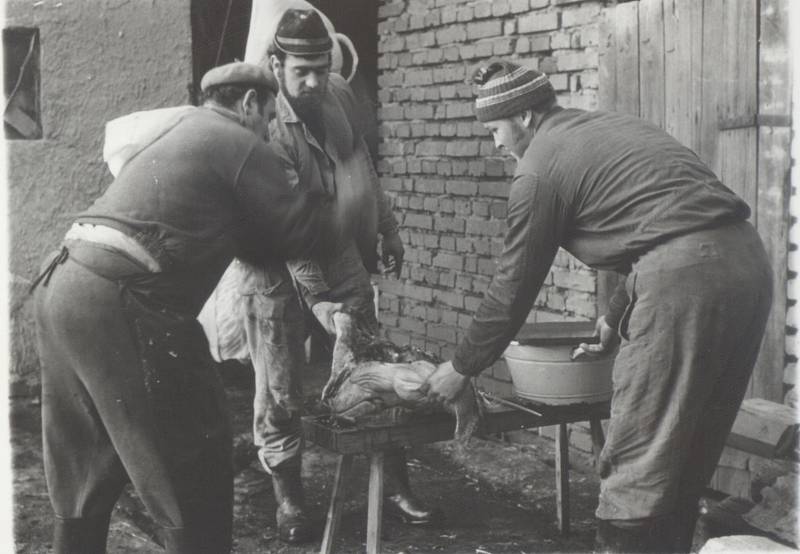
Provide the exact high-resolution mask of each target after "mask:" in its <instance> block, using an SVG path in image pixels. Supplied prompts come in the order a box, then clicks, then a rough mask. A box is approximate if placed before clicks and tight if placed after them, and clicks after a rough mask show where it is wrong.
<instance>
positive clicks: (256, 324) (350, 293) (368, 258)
mask: <svg viewBox="0 0 800 554" xmlns="http://www.w3.org/2000/svg"><path fill="white" fill-rule="evenodd" d="M332 46H333V42H332V40H331V37H330V36H329V34H328V31H327V30H326V28H325V26H324V23H323V21H322V19H321V18H320V16H319V14H318V13H317V12H316V11H314V10H298V9H290V10H287V11H286V12H285V13H284V15H283V16H282V17H281V20H280V22H279V24H278V27H277V31H276V33H275V38H274V40H273V43H272V45H271V46H270V48H269V51H268V53H269V64H270V67H271V70H272V72H273V73H274V75H275V76H276V77H277V79H278V82H279V84H280V94H279V95H278V98H277V101H276V119H275V121H274V122H273V125H272V128H271V133H270V135H271V140H272V141H273V142H274V143H276V144H277V145H279V146H280V147H281V148H280V150H281V152H282V161H283V164H284V170H285V171H286V173H287V175H288V176H289V181H290V183H291V184H292V185H293V186H294V187H295V188H296V189H298V190H301V191H308V192H312V191H313V192H314V193H319V194H324V195H327V196H329V197H330V198H332V199H335V200H336V202H337V204H340V205H346V206H349V208H348V211H351V212H352V213H356V214H358V219H357V221H354V222H353V225H354V229H355V230H354V232H353V233H352V234H351V235H350V236H347V237H344V238H343V239H342V240H339V241H338V242H337V244H336V245H335V246H334V248H333V249H332V251H331V252H329V253H328V254H329V255H327V256H325V257H324V258H322V257H317V258H314V259H313V260H295V261H293V262H290V263H288V264H284V263H269V264H262V265H252V264H248V263H246V262H243V261H236V262H234V264H232V266H231V267H230V268H229V270H228V271H227V272H226V274H225V276H224V277H223V279H222V281H221V282H220V285H219V287H218V289H217V291H218V293H217V299H216V305H217V306H218V308H217V310H218V312H220V313H221V311H226V312H227V313H228V314H232V319H233V321H230V323H229V325H231V326H238V327H240V328H242V330H243V332H242V333H240V335H241V338H240V340H238V341H236V340H229V341H228V342H229V344H224V342H225V340H220V343H219V344H218V346H217V348H216V352H215V356H216V357H217V358H219V359H230V358H238V359H240V360H244V359H246V358H249V359H250V360H251V361H252V364H253V369H254V372H255V398H254V402H253V404H254V420H253V435H254V442H255V444H256V446H257V447H258V456H259V459H260V461H261V463H262V465H263V467H264V468H265V470H266V471H267V472H268V473H270V474H271V476H272V484H273V491H274V494H275V499H276V501H277V503H278V509H277V513H276V521H277V525H278V535H279V537H280V539H281V540H283V541H285V542H289V543H300V542H305V541H308V540H310V539H311V538H312V537H313V535H314V533H313V530H312V529H311V527H310V523H309V518H308V515H307V509H306V506H305V501H304V498H303V488H302V481H301V455H302V450H303V436H302V429H301V425H300V417H301V415H302V408H303V395H302V386H301V377H302V374H301V373H302V368H303V366H304V365H305V352H304V341H305V338H306V336H307V335H308V332H309V329H308V327H307V324H306V317H305V314H304V307H307V308H310V310H311V311H312V312H314V314H315V315H316V316H317V318H318V319H319V320H320V321H329V319H330V317H329V316H330V310H331V306H334V307H336V308H338V307H339V306H340V304H344V306H345V307H346V308H347V309H348V311H350V312H353V313H356V314H357V316H356V317H357V319H358V321H359V322H360V324H361V325H363V326H365V327H367V328H368V329H370V330H371V331H373V332H375V331H377V329H378V321H377V317H376V314H375V307H374V296H373V289H372V284H371V281H370V273H376V272H377V271H378V259H379V255H378V239H379V236H380V238H381V250H382V261H383V264H384V270H385V272H394V273H395V275H397V276H398V277H399V275H400V271H401V267H402V263H403V244H402V242H401V240H400V237H399V236H398V232H397V231H398V227H397V222H396V221H395V218H394V216H393V214H392V212H391V207H390V205H389V201H388V199H387V198H386V196H385V195H384V193H383V191H382V190H381V188H380V185H379V182H378V177H377V174H376V172H375V169H374V167H373V165H372V160H371V159H370V157H369V150H368V148H367V145H366V143H365V141H364V135H365V134H366V133H367V131H368V130H369V129H368V127H367V125H368V123H367V119H366V118H365V117H364V115H365V112H364V108H363V107H362V106H359V105H358V102H357V101H356V98H355V95H354V94H353V91H352V90H351V89H350V87H349V85H348V84H347V83H346V82H345V80H344V79H343V78H342V77H340V76H339V75H337V74H334V73H331V72H330V65H331V48H332ZM354 207H355V208H354ZM298 292H299V295H298ZM213 300H214V299H213V298H212V301H213ZM225 304H227V307H225ZM230 306H234V307H233V308H231V307H230ZM320 311H325V313H320ZM226 317H227V316H225V315H224V314H223V315H218V316H217V318H216V319H217V323H216V326H217V328H218V329H222V328H223V327H224V326H226V325H228V324H226V323H225V322H224V321H223V320H224V319H225V318H226ZM214 325H215V324H214V323H213V322H212V323H211V324H210V326H211V327H213V326H214ZM206 326H207V327H208V326H209V324H206ZM220 334H224V333H220ZM229 334H230V335H231V336H232V335H236V333H229ZM385 464H386V465H385V470H384V471H385V474H386V477H387V487H386V490H387V497H386V499H385V503H384V506H385V508H386V513H387V514H389V515H393V516H396V517H398V518H400V519H402V520H403V521H405V522H407V523H411V524H427V523H431V522H433V521H434V520H436V519H437V518H438V517H439V515H440V512H438V511H437V510H432V509H429V508H427V507H426V506H425V505H424V504H422V502H421V501H420V500H419V499H418V498H417V497H416V496H415V495H414V494H413V493H412V490H411V487H410V485H409V480H408V473H407V467H406V461H405V453H404V451H403V450H402V449H398V450H395V451H392V452H388V453H387V456H386V461H385Z"/></svg>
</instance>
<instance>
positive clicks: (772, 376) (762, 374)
mask: <svg viewBox="0 0 800 554" xmlns="http://www.w3.org/2000/svg"><path fill="white" fill-rule="evenodd" d="M760 8H761V12H760V15H761V17H760V19H759V22H760V29H759V41H760V49H759V62H758V64H759V74H758V77H759V80H758V95H759V114H760V116H770V117H772V118H774V119H776V120H781V119H783V120H789V119H788V116H789V115H790V113H791V112H790V109H791V108H790V106H791V104H790V102H791V73H790V56H789V54H788V52H789V30H788V25H789V3H788V0H762V1H761V2H760ZM783 116H787V117H783ZM790 148H791V129H790V128H789V127H777V126H775V127H768V126H762V127H759V132H758V206H757V216H756V218H757V225H758V232H759V234H760V235H761V237H762V238H763V239H764V244H765V246H766V248H767V254H768V255H769V258H770V261H771V265H772V271H773V274H774V280H773V301H772V311H771V313H770V317H769V321H768V322H767V330H766V334H765V336H764V342H763V343H762V346H761V352H760V354H759V357H758V360H757V361H756V367H755V370H754V371H753V377H752V379H751V382H750V390H749V391H748V396H754V397H762V398H766V399H768V400H774V401H776V402H780V400H781V397H782V392H783V390H782V389H783V384H782V381H783V371H784V366H785V363H786V361H785V354H784V352H785V340H786V301H787V298H786V277H787V262H788V242H789V186H790V184H789V171H790V165H791V156H790Z"/></svg>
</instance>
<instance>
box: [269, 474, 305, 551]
mask: <svg viewBox="0 0 800 554" xmlns="http://www.w3.org/2000/svg"><path fill="white" fill-rule="evenodd" d="M272 490H273V492H274V493H275V501H276V502H277V503H278V510H277V511H276V513H275V520H276V522H277V524H278V538H279V539H280V540H282V541H283V542H286V543H289V544H300V543H304V542H309V541H311V540H312V539H313V538H314V536H313V530H312V528H311V523H310V522H309V520H308V517H307V515H306V506H305V499H304V498H303V483H302V481H301V479H300V460H297V461H296V462H295V461H290V462H289V463H288V464H282V465H281V466H279V467H278V468H274V469H272Z"/></svg>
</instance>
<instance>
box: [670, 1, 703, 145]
mask: <svg viewBox="0 0 800 554" xmlns="http://www.w3.org/2000/svg"><path fill="white" fill-rule="evenodd" d="M702 28H703V3H702V2H698V1H697V0H664V50H665V52H664V100H665V129H666V130H667V132H668V133H669V134H671V135H672V136H673V137H675V138H676V139H678V140H679V141H680V142H681V143H682V144H684V145H686V146H688V147H689V148H691V149H692V150H694V151H695V152H697V151H699V150H700V148H699V146H700V111H701V106H702V83H703V76H702V74H701V64H700V63H698V60H701V59H702V47H703V41H702Z"/></svg>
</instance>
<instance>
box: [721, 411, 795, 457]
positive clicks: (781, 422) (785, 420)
mask: <svg viewBox="0 0 800 554" xmlns="http://www.w3.org/2000/svg"><path fill="white" fill-rule="evenodd" d="M796 426H797V418H796V414H795V412H794V410H793V409H792V408H790V407H789V406H784V405H783V404H779V403H777V402H770V401H769V400H765V399H763V398H748V399H747V400H745V401H744V402H743V403H742V406H741V408H739V413H738V414H737V416H736V420H735V421H734V423H733V428H732V429H731V433H733V434H736V435H740V436H741V437H744V438H746V439H749V440H751V441H755V442H758V443H762V444H763V445H764V446H765V447H767V448H768V449H769V454H768V457H772V456H773V455H774V451H775V449H776V448H777V447H778V445H779V444H781V443H782V441H784V440H786V439H787V433H794V428H795V427H796Z"/></svg>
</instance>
